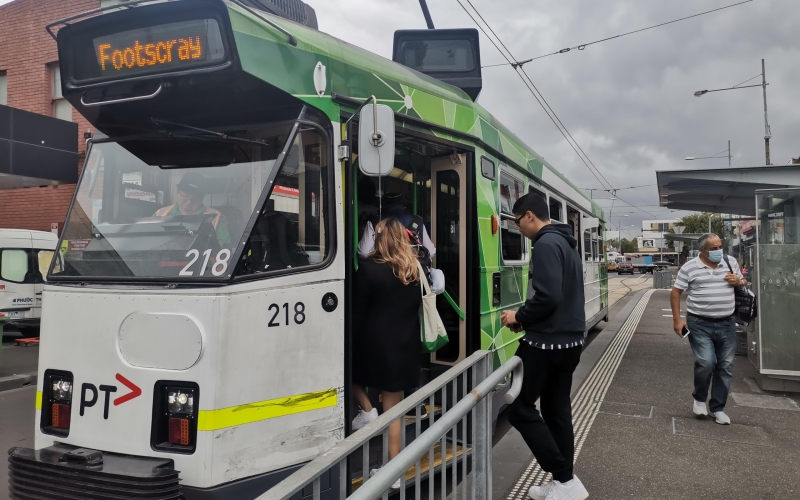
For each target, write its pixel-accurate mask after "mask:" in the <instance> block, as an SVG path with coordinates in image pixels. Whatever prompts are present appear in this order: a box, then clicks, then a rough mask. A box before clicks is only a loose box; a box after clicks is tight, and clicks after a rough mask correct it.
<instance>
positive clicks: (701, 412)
mask: <svg viewBox="0 0 800 500" xmlns="http://www.w3.org/2000/svg"><path fill="white" fill-rule="evenodd" d="M692 411H694V414H695V415H696V416H698V417H707V416H708V407H707V406H706V403H705V401H702V402H701V401H698V400H696V399H695V400H694V406H693V407H692Z"/></svg>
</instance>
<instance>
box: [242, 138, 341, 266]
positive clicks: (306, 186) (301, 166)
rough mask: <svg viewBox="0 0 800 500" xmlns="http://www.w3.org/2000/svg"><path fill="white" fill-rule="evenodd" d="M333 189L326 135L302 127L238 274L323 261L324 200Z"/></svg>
mask: <svg viewBox="0 0 800 500" xmlns="http://www.w3.org/2000/svg"><path fill="white" fill-rule="evenodd" d="M331 193H332V191H331V190H330V187H329V179H328V159H327V146H326V142H325V139H324V137H323V136H322V135H321V134H320V133H319V132H317V131H316V130H313V129H307V130H304V131H301V132H300V133H299V134H298V135H297V138H296V139H295V142H294V144H293V145H292V147H291V149H290V152H289V155H288V157H287V158H286V163H285V164H284V165H283V168H282V169H281V171H280V172H279V173H278V176H277V177H276V178H275V182H274V187H273V188H272V193H271V194H270V197H269V199H267V201H266V203H265V206H264V207H263V208H262V209H261V212H260V213H259V217H258V219H257V221H256V223H255V226H254V227H253V230H252V232H251V235H250V241H249V242H248V245H247V247H246V248H245V252H244V255H243V256H242V262H241V263H240V266H239V271H238V274H240V275H252V274H257V273H266V272H274V271H283V270H287V269H295V268H303V267H309V266H315V265H317V264H321V263H322V262H323V261H324V260H325V258H326V256H327V255H328V253H329V252H330V236H329V235H330V234H331V231H330V223H331V220H330V216H329V215H328V213H327V209H326V203H325V200H326V196H332V194H331Z"/></svg>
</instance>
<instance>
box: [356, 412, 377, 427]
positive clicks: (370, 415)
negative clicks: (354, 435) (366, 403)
mask: <svg viewBox="0 0 800 500" xmlns="http://www.w3.org/2000/svg"><path fill="white" fill-rule="evenodd" d="M376 418H378V409H377V408H373V409H372V410H371V411H364V410H358V415H356V418H354V419H353V430H354V431H357V430H359V429H361V428H362V427H364V426H365V425H367V424H368V423H370V422H372V421H373V420H375V419H376Z"/></svg>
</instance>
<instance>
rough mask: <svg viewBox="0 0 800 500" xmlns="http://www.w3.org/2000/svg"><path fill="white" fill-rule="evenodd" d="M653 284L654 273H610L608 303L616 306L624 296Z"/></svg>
mask: <svg viewBox="0 0 800 500" xmlns="http://www.w3.org/2000/svg"><path fill="white" fill-rule="evenodd" d="M652 286H653V275H652V274H634V275H633V276H631V275H629V274H623V275H622V276H620V275H618V274H617V273H616V272H614V271H609V273H608V303H609V307H614V304H616V303H617V301H619V300H620V299H622V298H623V297H625V296H627V295H629V294H632V293H634V292H638V291H639V290H643V289H645V288H650V287H652Z"/></svg>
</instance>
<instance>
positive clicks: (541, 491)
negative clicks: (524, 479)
mask: <svg viewBox="0 0 800 500" xmlns="http://www.w3.org/2000/svg"><path fill="white" fill-rule="evenodd" d="M553 486H554V485H553V481H550V482H549V483H544V484H541V485H539V486H531V488H530V489H529V490H528V496H529V497H531V498H532V499H533V500H545V499H546V498H547V494H548V493H550V490H551V489H553Z"/></svg>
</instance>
